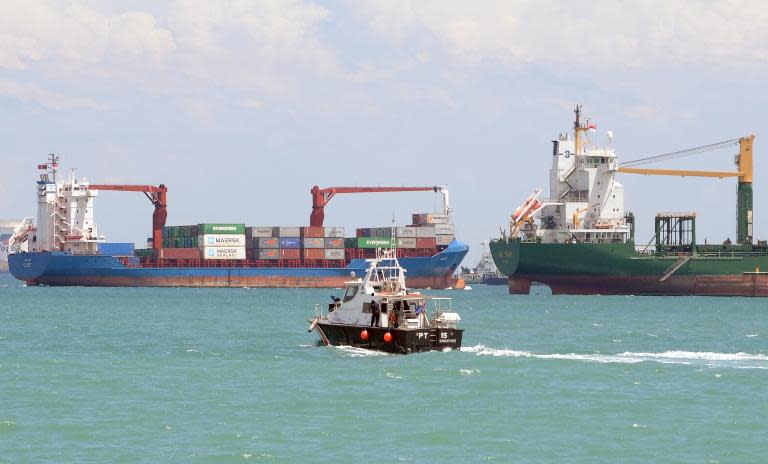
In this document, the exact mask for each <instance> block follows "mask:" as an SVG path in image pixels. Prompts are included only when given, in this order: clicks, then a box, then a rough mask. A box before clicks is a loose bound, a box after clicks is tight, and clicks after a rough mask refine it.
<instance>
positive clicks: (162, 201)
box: [88, 184, 168, 249]
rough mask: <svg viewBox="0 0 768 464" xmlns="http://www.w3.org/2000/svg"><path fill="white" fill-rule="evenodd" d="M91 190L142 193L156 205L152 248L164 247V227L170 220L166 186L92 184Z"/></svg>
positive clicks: (153, 218)
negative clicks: (168, 219) (167, 220)
mask: <svg viewBox="0 0 768 464" xmlns="http://www.w3.org/2000/svg"><path fill="white" fill-rule="evenodd" d="M88 188H89V189H91V190H112V191H115V192H141V193H143V194H144V195H146V197H147V198H148V199H149V201H151V202H152V204H153V205H155V212H154V213H152V248H154V249H159V248H162V246H163V227H165V220H166V219H167V218H168V209H167V207H168V198H167V195H168V188H167V187H166V186H165V185H164V184H160V185H159V186H157V187H155V186H154V185H108V184H91V185H89V186H88Z"/></svg>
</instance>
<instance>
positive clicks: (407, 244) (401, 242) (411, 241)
mask: <svg viewBox="0 0 768 464" xmlns="http://www.w3.org/2000/svg"><path fill="white" fill-rule="evenodd" d="M397 247H398V248H416V237H398V238H397Z"/></svg>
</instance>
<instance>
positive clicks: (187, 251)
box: [156, 248, 200, 259]
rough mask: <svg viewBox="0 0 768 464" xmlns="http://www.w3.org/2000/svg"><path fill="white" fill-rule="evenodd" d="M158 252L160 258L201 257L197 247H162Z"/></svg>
mask: <svg viewBox="0 0 768 464" xmlns="http://www.w3.org/2000/svg"><path fill="white" fill-rule="evenodd" d="M156 253H157V258H158V259H200V250H198V249H197V248H160V249H159V250H157V251H156Z"/></svg>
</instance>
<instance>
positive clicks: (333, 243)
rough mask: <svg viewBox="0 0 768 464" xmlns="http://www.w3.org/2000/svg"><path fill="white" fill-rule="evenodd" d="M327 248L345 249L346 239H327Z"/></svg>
mask: <svg viewBox="0 0 768 464" xmlns="http://www.w3.org/2000/svg"><path fill="white" fill-rule="evenodd" d="M325 247H326V248H344V239H343V238H326V239H325Z"/></svg>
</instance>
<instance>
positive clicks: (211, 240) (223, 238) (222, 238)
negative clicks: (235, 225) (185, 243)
mask: <svg viewBox="0 0 768 464" xmlns="http://www.w3.org/2000/svg"><path fill="white" fill-rule="evenodd" d="M197 244H198V246H199V247H244V246H245V244H246V241H245V235H234V234H226V235H224V234H222V235H218V234H206V235H201V236H200V237H198V239H197Z"/></svg>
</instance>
